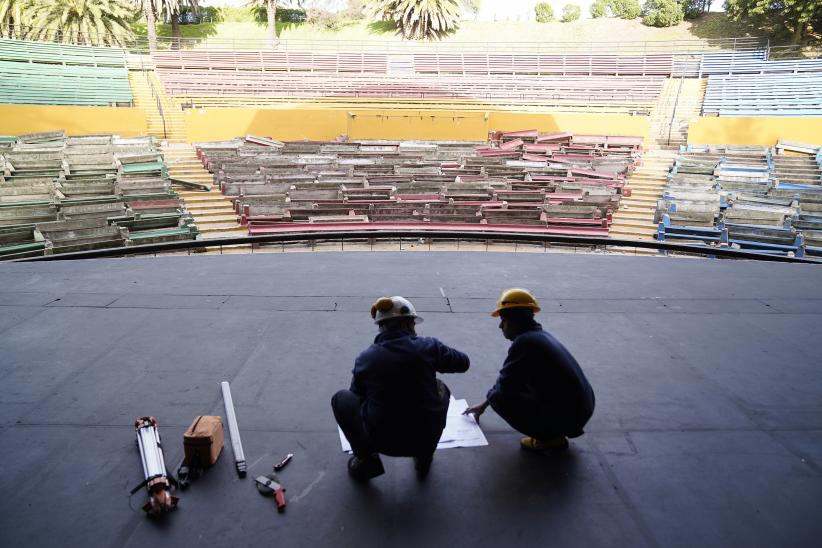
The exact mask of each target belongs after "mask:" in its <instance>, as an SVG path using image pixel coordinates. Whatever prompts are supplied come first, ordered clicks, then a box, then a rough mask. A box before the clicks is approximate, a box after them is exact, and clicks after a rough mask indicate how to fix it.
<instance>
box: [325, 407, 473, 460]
mask: <svg viewBox="0 0 822 548" xmlns="http://www.w3.org/2000/svg"><path fill="white" fill-rule="evenodd" d="M467 407H468V402H467V401H466V400H455V399H454V397H453V396H451V401H450V402H449V404H448V416H447V418H446V421H445V430H443V431H442V437H440V441H439V443H438V444H437V449H451V448H454V447H479V446H482V445H488V440H487V439H485V434H483V433H482V429H481V428H480V426H479V424H477V421H476V420H475V419H474V416H473V415H468V416H466V415H463V414H462V412H463V411H465V409H466V408H467ZM337 430H338V431H339V433H340V445H342V450H343V452H345V453H351V444H350V443H348V440H347V439H346V438H345V434H343V431H342V430H340V428H339V427H337Z"/></svg>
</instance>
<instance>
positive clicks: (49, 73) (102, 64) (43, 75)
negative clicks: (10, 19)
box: [0, 38, 132, 105]
mask: <svg viewBox="0 0 822 548" xmlns="http://www.w3.org/2000/svg"><path fill="white" fill-rule="evenodd" d="M131 102H132V95H131V87H130V86H129V82H128V70H127V69H126V64H125V56H124V53H123V50H121V49H117V48H103V47H94V46H75V45H65V44H50V43H45V42H30V41H25V40H12V39H9V38H0V103H16V104H33V105H121V104H126V105H130V104H131Z"/></svg>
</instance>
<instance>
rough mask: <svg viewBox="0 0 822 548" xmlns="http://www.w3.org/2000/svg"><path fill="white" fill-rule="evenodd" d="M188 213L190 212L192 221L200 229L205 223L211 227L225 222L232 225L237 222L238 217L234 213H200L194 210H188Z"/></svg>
mask: <svg viewBox="0 0 822 548" xmlns="http://www.w3.org/2000/svg"><path fill="white" fill-rule="evenodd" d="M189 213H191V216H192V217H193V218H194V223H195V224H196V225H197V226H199V227H200V229H202V228H203V226H205V225H208V226H209V227H211V226H215V225H219V226H222V225H224V224H226V223H228V224H232V225H237V224H239V219H238V218H237V215H236V214H234V213H218V214H209V215H200V214H199V213H198V212H197V211H196V210H189Z"/></svg>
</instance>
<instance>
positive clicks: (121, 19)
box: [29, 0, 134, 45]
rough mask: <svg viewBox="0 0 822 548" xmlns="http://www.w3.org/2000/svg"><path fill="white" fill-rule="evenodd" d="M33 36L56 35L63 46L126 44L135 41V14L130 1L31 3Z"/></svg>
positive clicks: (65, 0) (63, 0) (84, 0)
mask: <svg viewBox="0 0 822 548" xmlns="http://www.w3.org/2000/svg"><path fill="white" fill-rule="evenodd" d="M29 5H30V6H31V20H30V24H31V26H32V27H34V28H33V30H32V31H31V36H32V37H33V38H42V37H46V36H49V35H50V34H51V33H54V32H55V31H56V32H57V38H58V39H59V40H61V41H62V42H64V43H74V44H106V45H124V44H125V42H126V41H127V40H129V39H130V38H132V33H131V29H130V22H131V19H132V17H133V15H134V13H133V11H132V7H131V4H130V3H129V1H128V0H50V1H49V2H32V3H31V4H29Z"/></svg>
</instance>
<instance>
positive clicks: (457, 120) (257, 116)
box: [185, 108, 649, 141]
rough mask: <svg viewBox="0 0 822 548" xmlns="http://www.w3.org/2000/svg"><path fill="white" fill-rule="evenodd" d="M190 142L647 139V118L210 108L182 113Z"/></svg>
mask: <svg viewBox="0 0 822 548" xmlns="http://www.w3.org/2000/svg"><path fill="white" fill-rule="evenodd" d="M185 120H186V131H187V134H188V138H189V140H191V141H209V140H216V139H230V138H232V137H237V136H240V135H246V134H249V133H250V134H255V135H265V136H269V137H273V138H275V139H280V140H292V139H316V140H329V139H334V138H336V137H338V136H340V135H347V136H348V138H349V139H434V140H463V141H485V140H486V138H487V137H488V131H489V130H502V131H511V130H519V129H538V130H540V131H573V132H576V133H601V134H609V135H639V136H643V137H645V136H647V134H648V122H649V120H648V118H647V117H642V116H620V115H609V114H548V113H528V112H506V111H489V112H483V111H471V110H464V111H458V110H402V109H334V108H326V109H311V108H292V109H280V108H274V109H252V108H248V109H244V108H210V109H197V110H190V111H187V112H186V113H185Z"/></svg>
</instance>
